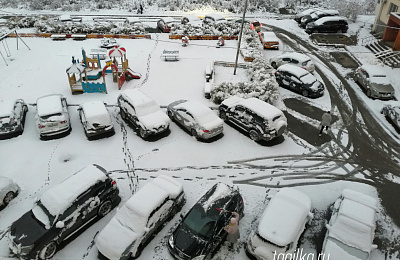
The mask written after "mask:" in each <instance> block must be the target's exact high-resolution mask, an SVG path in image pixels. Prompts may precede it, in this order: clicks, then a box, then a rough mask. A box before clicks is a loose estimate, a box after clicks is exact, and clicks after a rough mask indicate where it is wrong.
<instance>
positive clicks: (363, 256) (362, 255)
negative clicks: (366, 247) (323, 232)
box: [328, 237, 369, 260]
mask: <svg viewBox="0 0 400 260" xmlns="http://www.w3.org/2000/svg"><path fill="white" fill-rule="evenodd" d="M328 240H329V241H331V242H333V243H334V244H336V245H337V246H338V247H340V248H341V249H342V250H343V251H345V252H346V253H347V254H349V255H352V256H355V257H357V259H360V260H367V259H369V254H368V253H367V252H364V251H362V250H361V249H358V248H355V247H352V246H349V245H346V244H345V243H343V242H342V241H340V240H337V239H335V238H333V237H329V238H328Z"/></svg>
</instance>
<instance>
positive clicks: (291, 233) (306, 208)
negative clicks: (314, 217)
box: [258, 188, 311, 246]
mask: <svg viewBox="0 0 400 260" xmlns="http://www.w3.org/2000/svg"><path fill="white" fill-rule="evenodd" d="M310 210H311V200H310V198H309V197H308V196H307V195H305V194H304V193H303V192H300V191H298V190H296V189H293V188H283V189H281V190H280V191H279V192H278V193H276V194H275V196H274V197H272V199H271V200H270V202H269V204H268V205H267V207H266V209H265V210H264V213H263V215H262V217H261V220H260V223H259V225H258V233H259V234H260V236H262V237H263V238H265V239H267V240H269V241H271V242H273V243H274V244H276V245H278V246H286V245H288V244H289V243H291V242H294V241H295V239H296V237H297V236H298V235H299V233H300V232H302V228H303V227H304V223H305V221H306V219H307V216H308V215H309V214H310ZM294 216H295V217H294Z"/></svg>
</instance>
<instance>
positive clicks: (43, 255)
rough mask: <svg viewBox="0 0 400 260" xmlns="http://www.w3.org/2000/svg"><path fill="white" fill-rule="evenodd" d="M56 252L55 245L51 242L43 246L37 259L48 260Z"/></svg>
mask: <svg viewBox="0 0 400 260" xmlns="http://www.w3.org/2000/svg"><path fill="white" fill-rule="evenodd" d="M56 251H57V244H56V242H54V241H52V242H50V243H48V244H47V245H45V246H44V247H43V249H42V250H40V253H39V258H40V259H43V260H44V259H50V258H52V257H53V256H54V255H55V254H56Z"/></svg>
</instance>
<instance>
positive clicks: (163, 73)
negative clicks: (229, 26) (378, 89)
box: [0, 20, 400, 260]
mask: <svg viewBox="0 0 400 260" xmlns="http://www.w3.org/2000/svg"><path fill="white" fill-rule="evenodd" d="M263 22H265V23H271V24H272V25H275V26H281V27H283V28H285V29H287V30H289V31H292V32H294V33H296V34H297V35H302V34H305V33H304V31H303V30H301V29H300V28H299V27H298V26H297V24H294V21H282V20H266V21H263ZM304 38H305V39H307V38H308V36H307V35H304ZM23 40H24V41H25V42H26V43H27V44H28V46H29V47H30V48H31V50H28V49H27V48H26V47H25V46H24V45H23V44H22V43H21V42H19V50H16V39H7V43H8V46H9V48H10V51H11V54H12V55H11V56H10V57H7V63H8V65H9V66H6V64H5V63H4V62H3V61H2V60H0V71H1V75H2V79H1V81H0V101H1V100H9V99H14V98H23V99H24V100H25V101H26V102H27V103H28V104H30V105H29V112H28V114H27V120H26V125H25V132H24V134H23V135H21V136H18V137H16V138H12V139H9V140H1V141H0V165H1V175H4V176H6V177H9V178H12V179H13V180H15V181H16V182H17V183H18V184H19V185H20V186H21V192H20V194H19V195H18V197H17V198H16V199H15V200H13V201H12V202H11V204H10V205H9V206H7V207H6V208H5V209H3V210H2V211H0V231H4V230H6V229H7V227H9V226H10V225H11V223H12V222H13V221H14V220H16V219H17V218H19V217H20V216H21V215H22V214H23V213H25V212H26V211H28V210H29V209H30V208H31V207H32V205H33V203H34V201H35V198H36V197H40V195H41V194H43V192H44V191H46V190H48V189H49V188H50V187H52V186H53V185H54V184H57V183H59V182H60V181H61V180H63V179H64V178H66V177H67V176H69V175H70V174H72V173H74V172H76V171H77V170H79V169H81V168H82V167H84V166H86V165H88V164H92V163H96V164H99V165H101V166H103V167H104V168H105V169H107V170H108V171H111V172H113V173H112V175H113V177H114V178H116V179H117V183H118V186H119V188H120V196H121V198H122V202H121V204H120V206H121V205H122V203H124V202H125V201H127V200H128V199H129V198H130V196H131V195H132V190H131V188H130V186H129V183H130V180H129V178H128V175H127V173H126V171H127V170H128V169H129V168H131V167H133V168H134V169H135V171H134V175H137V176H139V180H140V181H139V186H142V185H143V184H144V183H145V182H146V181H147V180H148V179H150V178H152V177H155V176H158V175H159V174H165V175H169V176H173V177H174V178H176V179H177V180H178V181H180V182H181V183H182V184H183V187H184V190H185V193H186V204H185V206H184V207H183V209H182V211H181V212H182V213H186V212H187V211H188V210H189V209H190V208H191V206H192V205H193V204H194V203H195V202H196V201H197V200H198V199H199V198H200V196H201V195H202V194H204V193H205V192H206V191H207V190H208V189H209V188H210V187H211V186H212V185H213V184H214V183H215V182H218V181H222V182H225V183H228V184H233V183H235V185H237V186H238V187H239V189H240V191H241V193H242V195H243V198H244V202H245V217H244V218H243V219H242V220H241V221H240V231H241V238H240V240H239V242H240V243H239V246H238V251H235V252H232V251H228V250H227V248H226V247H225V246H223V247H222V248H221V250H220V251H219V252H218V253H217V254H216V256H215V257H214V259H237V260H239V259H246V256H245V252H244V247H243V245H244V242H245V241H246V240H247V237H248V234H249V233H250V231H251V229H254V228H255V227H256V225H257V223H258V218H259V217H260V216H261V213H262V211H263V210H264V208H265V206H266V204H267V202H268V200H267V196H271V195H273V194H274V193H275V192H276V191H277V189H275V188H268V185H269V184H274V185H275V184H278V185H279V183H284V184H293V185H294V186H297V185H296V184H299V183H303V185H299V186H298V187H296V189H299V190H300V191H303V192H304V193H305V194H307V195H308V196H310V198H311V200H312V206H313V208H314V210H315V211H317V212H324V211H325V210H326V209H327V207H328V206H329V205H330V204H331V203H333V202H334V201H335V199H336V198H337V196H339V194H340V193H341V191H342V190H343V189H344V188H350V189H354V190H357V191H360V192H363V193H365V194H368V195H371V196H373V197H377V192H376V190H375V189H374V188H373V187H372V186H369V185H366V184H361V183H356V182H347V181H336V182H328V183H325V184H319V185H306V184H304V182H305V180H304V179H299V178H294V179H286V177H288V176H289V175H290V174H291V173H295V169H296V167H294V170H293V171H292V172H289V173H285V172H283V171H281V170H280V169H279V165H285V164H293V165H297V167H301V166H303V165H304V166H308V167H310V164H311V163H310V161H301V158H297V159H296V160H291V161H290V160H288V161H280V160H275V159H273V158H272V159H268V157H277V156H280V155H281V156H297V155H298V156H301V155H303V154H309V153H310V152H315V153H316V155H323V154H321V153H319V152H317V151H316V150H317V149H316V148H314V147H312V146H310V145H308V144H307V143H306V142H304V141H299V140H298V138H296V137H295V136H293V135H291V134H285V136H284V141H283V142H281V143H279V144H276V145H271V146H267V145H263V144H261V143H255V142H253V141H251V140H250V139H249V137H248V136H246V135H244V134H242V133H241V132H239V131H237V130H236V129H234V128H233V127H231V126H230V125H226V124H225V125H224V135H223V136H222V137H221V138H219V139H216V140H214V141H213V142H210V143H208V142H199V141H197V140H196V139H194V138H193V137H191V136H190V135H189V134H188V133H187V132H185V131H183V130H182V129H181V128H180V127H178V126H177V125H176V124H175V123H172V124H171V127H170V129H171V132H170V134H169V135H167V136H164V137H162V138H160V139H159V140H156V141H145V140H143V139H141V138H140V137H139V136H137V134H136V133H135V132H134V131H133V130H132V129H131V128H130V127H129V125H128V124H126V123H125V122H124V121H123V120H122V119H121V118H120V115H119V109H118V108H117V107H116V106H112V105H116V104H117V96H118V95H119V93H120V92H121V91H123V90H124V89H132V88H140V90H141V91H143V92H144V93H146V94H147V95H148V96H150V97H152V98H154V99H155V100H156V102H157V103H158V104H160V105H161V106H162V107H164V106H166V105H168V104H169V103H170V102H172V101H175V100H178V99H189V100H197V101H199V102H202V103H204V104H206V105H208V106H210V107H215V104H212V103H211V102H210V101H209V100H207V99H205V98H204V93H203V88H204V82H205V68H206V66H207V65H209V64H210V63H211V62H212V61H214V60H222V61H231V62H234V60H235V55H236V44H237V42H236V41H226V42H225V43H226V47H224V48H219V49H217V48H215V46H216V41H191V43H190V45H189V46H188V47H185V48H183V47H182V46H181V44H180V41H179V40H169V39H168V35H167V34H152V39H151V40H149V39H135V40H123V39H121V40H118V42H119V43H120V44H121V45H122V46H123V47H125V48H126V50H127V58H128V60H129V64H130V68H131V69H132V70H133V71H135V72H139V73H141V74H142V78H141V79H139V80H131V81H129V82H126V83H125V84H124V85H123V87H122V90H118V87H117V84H116V83H114V82H112V78H111V76H110V75H107V76H106V81H107V89H108V94H82V95H71V92H70V88H69V85H68V80H67V75H66V73H65V70H66V69H67V68H68V67H69V66H70V65H71V57H72V56H75V58H78V59H80V60H81V59H82V57H81V48H84V49H85V50H86V51H89V50H90V49H93V48H98V47H99V45H100V39H90V40H89V39H88V40H85V41H73V40H71V39H68V40H65V41H52V40H51V39H39V38H24V39H23ZM286 49H287V48H286V47H284V48H282V50H286ZM163 50H179V51H180V60H179V61H177V62H166V61H164V60H163V59H161V57H160V56H161V53H162V51H163ZM322 50H323V48H322ZM265 53H266V57H269V56H270V55H275V54H276V55H278V54H280V53H282V51H265ZM239 62H243V59H242V58H240V59H239ZM315 62H316V63H317V66H318V65H319V64H318V61H317V60H315ZM365 62H370V61H369V60H365ZM338 66H339V65H338ZM322 69H323V71H324V73H325V72H326V73H327V74H328V75H330V74H329V71H327V69H324V68H322ZM342 71H343V72H346V70H344V69H343V70H342ZM388 71H389V69H388ZM224 73H226V74H225V75H221V77H224V78H225V77H226V78H227V79H230V78H232V76H231V75H228V73H229V71H224ZM231 73H232V74H233V69H232V72H231ZM391 75H392V82H393V83H394V85H395V88H396V90H397V91H398V94H397V96H398V95H399V94H400V85H399V84H400V83H399V82H398V81H396V80H395V78H394V77H395V75H396V74H395V73H393V74H391ZM317 76H318V75H317ZM239 77H243V78H245V77H244V76H243V75H242V74H239ZM333 80H334V79H333ZM355 88H359V87H358V86H356V85H355ZM52 93H58V94H63V95H64V96H66V97H67V100H68V103H69V105H70V106H69V112H70V115H71V122H72V132H71V133H70V134H69V135H68V136H66V137H64V138H61V139H55V140H49V141H41V140H39V134H38V132H37V129H36V125H35V120H34V119H35V112H36V109H35V107H34V106H33V104H34V103H35V102H36V99H37V98H39V97H41V96H43V95H48V94H52ZM281 93H282V94H283V96H294V95H296V94H293V93H291V92H289V91H286V90H281ZM363 95H364V94H363V93H362V92H361V91H360V98H362V99H363V100H364V101H365V102H366V103H368V105H369V106H370V107H371V110H372V111H374V112H375V111H378V109H380V106H381V105H382V102H381V101H377V100H369V99H368V98H364V97H363ZM94 100H102V101H104V102H106V103H107V104H108V105H111V106H110V107H108V109H109V112H110V113H111V114H112V118H113V121H114V127H115V129H116V133H115V135H114V136H112V137H109V138H106V139H100V140H96V141H88V140H87V139H86V137H85V135H84V131H83V128H82V125H81V124H80V122H79V116H78V112H77V110H76V109H77V107H78V105H79V104H81V103H84V102H88V101H94ZM311 103H313V104H314V105H315V106H318V107H321V108H323V109H330V98H329V95H328V94H327V93H326V95H325V96H324V97H322V98H319V99H315V100H312V101H311ZM377 117H382V116H381V115H380V114H379V111H378V112H377ZM382 121H383V123H384V124H386V122H384V121H386V120H385V119H384V118H383V117H382ZM311 123H313V122H311ZM314 124H315V125H316V127H317V126H318V122H314ZM388 127H391V126H390V125H389V124H388ZM124 128H126V130H127V134H126V136H125V135H124V133H125V132H124V131H123V129H124ZM333 131H334V132H336V131H338V130H337V129H334V130H333ZM343 139H344V141H345V139H346V138H345V137H344V138H343ZM243 161H246V162H249V161H251V163H252V165H256V166H260V165H264V166H266V165H268V166H271V165H276V166H277V167H276V168H272V167H271V168H266V169H262V168H259V167H258V168H253V167H251V166H249V165H246V164H243V163H241V162H243ZM348 167H350V168H348V169H347V170H349V171H351V170H352V168H351V166H348ZM315 169H316V170H318V166H317V165H315ZM331 174H345V170H344V169H338V170H337V171H336V172H332V173H331ZM131 175H132V174H131ZM274 175H277V176H274ZM307 178H309V179H308V180H310V181H311V182H312V177H309V176H308V177H307ZM115 212H116V209H114V210H113V211H112V212H111V213H110V214H109V215H107V216H106V217H105V218H103V219H101V220H100V221H98V222H97V223H95V224H94V225H93V226H91V227H90V228H89V229H87V230H86V231H85V232H83V233H82V234H81V235H79V237H77V238H76V239H74V240H73V241H71V242H70V243H69V244H68V245H66V246H65V247H64V248H63V249H62V250H61V251H59V252H58V253H57V254H56V256H55V259H97V250H96V246H95V245H94V246H93V244H92V242H93V240H94V236H95V234H96V233H97V231H100V230H101V229H102V228H103V227H104V226H105V225H106V224H107V222H108V221H109V220H110V219H111V217H112V216H113V215H114V214H115ZM383 214H384V213H383V212H382V209H381V208H380V214H379V217H380V218H383V217H382V215H383ZM322 215H323V214H322ZM320 217H321V216H320ZM178 218H179V216H176V217H175V218H174V219H172V221H170V222H169V223H168V224H167V225H166V226H165V227H164V228H163V229H162V230H161V232H160V233H159V234H158V235H157V236H156V237H155V238H154V239H153V241H152V242H151V243H150V244H149V245H147V247H146V248H145V249H144V251H143V253H142V255H141V256H140V257H139V259H172V256H170V254H169V252H168V250H167V247H166V244H167V239H168V234H170V233H171V231H172V228H173V227H174V226H176V224H177V221H178ZM294 219H295V217H294ZM318 221H319V223H321V225H322V224H323V223H324V219H321V218H320V219H318ZM389 223H390V222H389ZM321 225H320V226H317V229H316V230H313V231H309V232H308V235H306V236H305V241H303V242H302V244H301V245H300V247H301V248H304V252H310V253H316V249H315V244H313V241H312V237H314V236H317V235H318V232H320V228H321ZM318 228H319V230H318ZM384 228H385V230H387V231H388V233H387V234H389V230H390V231H392V230H393V232H394V233H393V234H394V236H398V234H399V229H398V228H397V227H395V226H389V225H388V226H385V227H384ZM115 239H118V238H115ZM381 250H385V249H379V248H378V250H375V251H374V253H373V256H372V258H371V259H374V260H381V259H384V254H383V253H382V251H381ZM7 257H9V250H8V245H7V239H6V237H4V238H2V239H0V258H2V259H6V258H7Z"/></svg>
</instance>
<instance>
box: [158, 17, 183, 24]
mask: <svg viewBox="0 0 400 260" xmlns="http://www.w3.org/2000/svg"><path fill="white" fill-rule="evenodd" d="M160 20H163V21H164V22H165V23H174V22H175V23H178V22H179V21H178V20H176V19H175V18H173V17H169V16H167V17H162V18H161V19H160Z"/></svg>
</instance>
